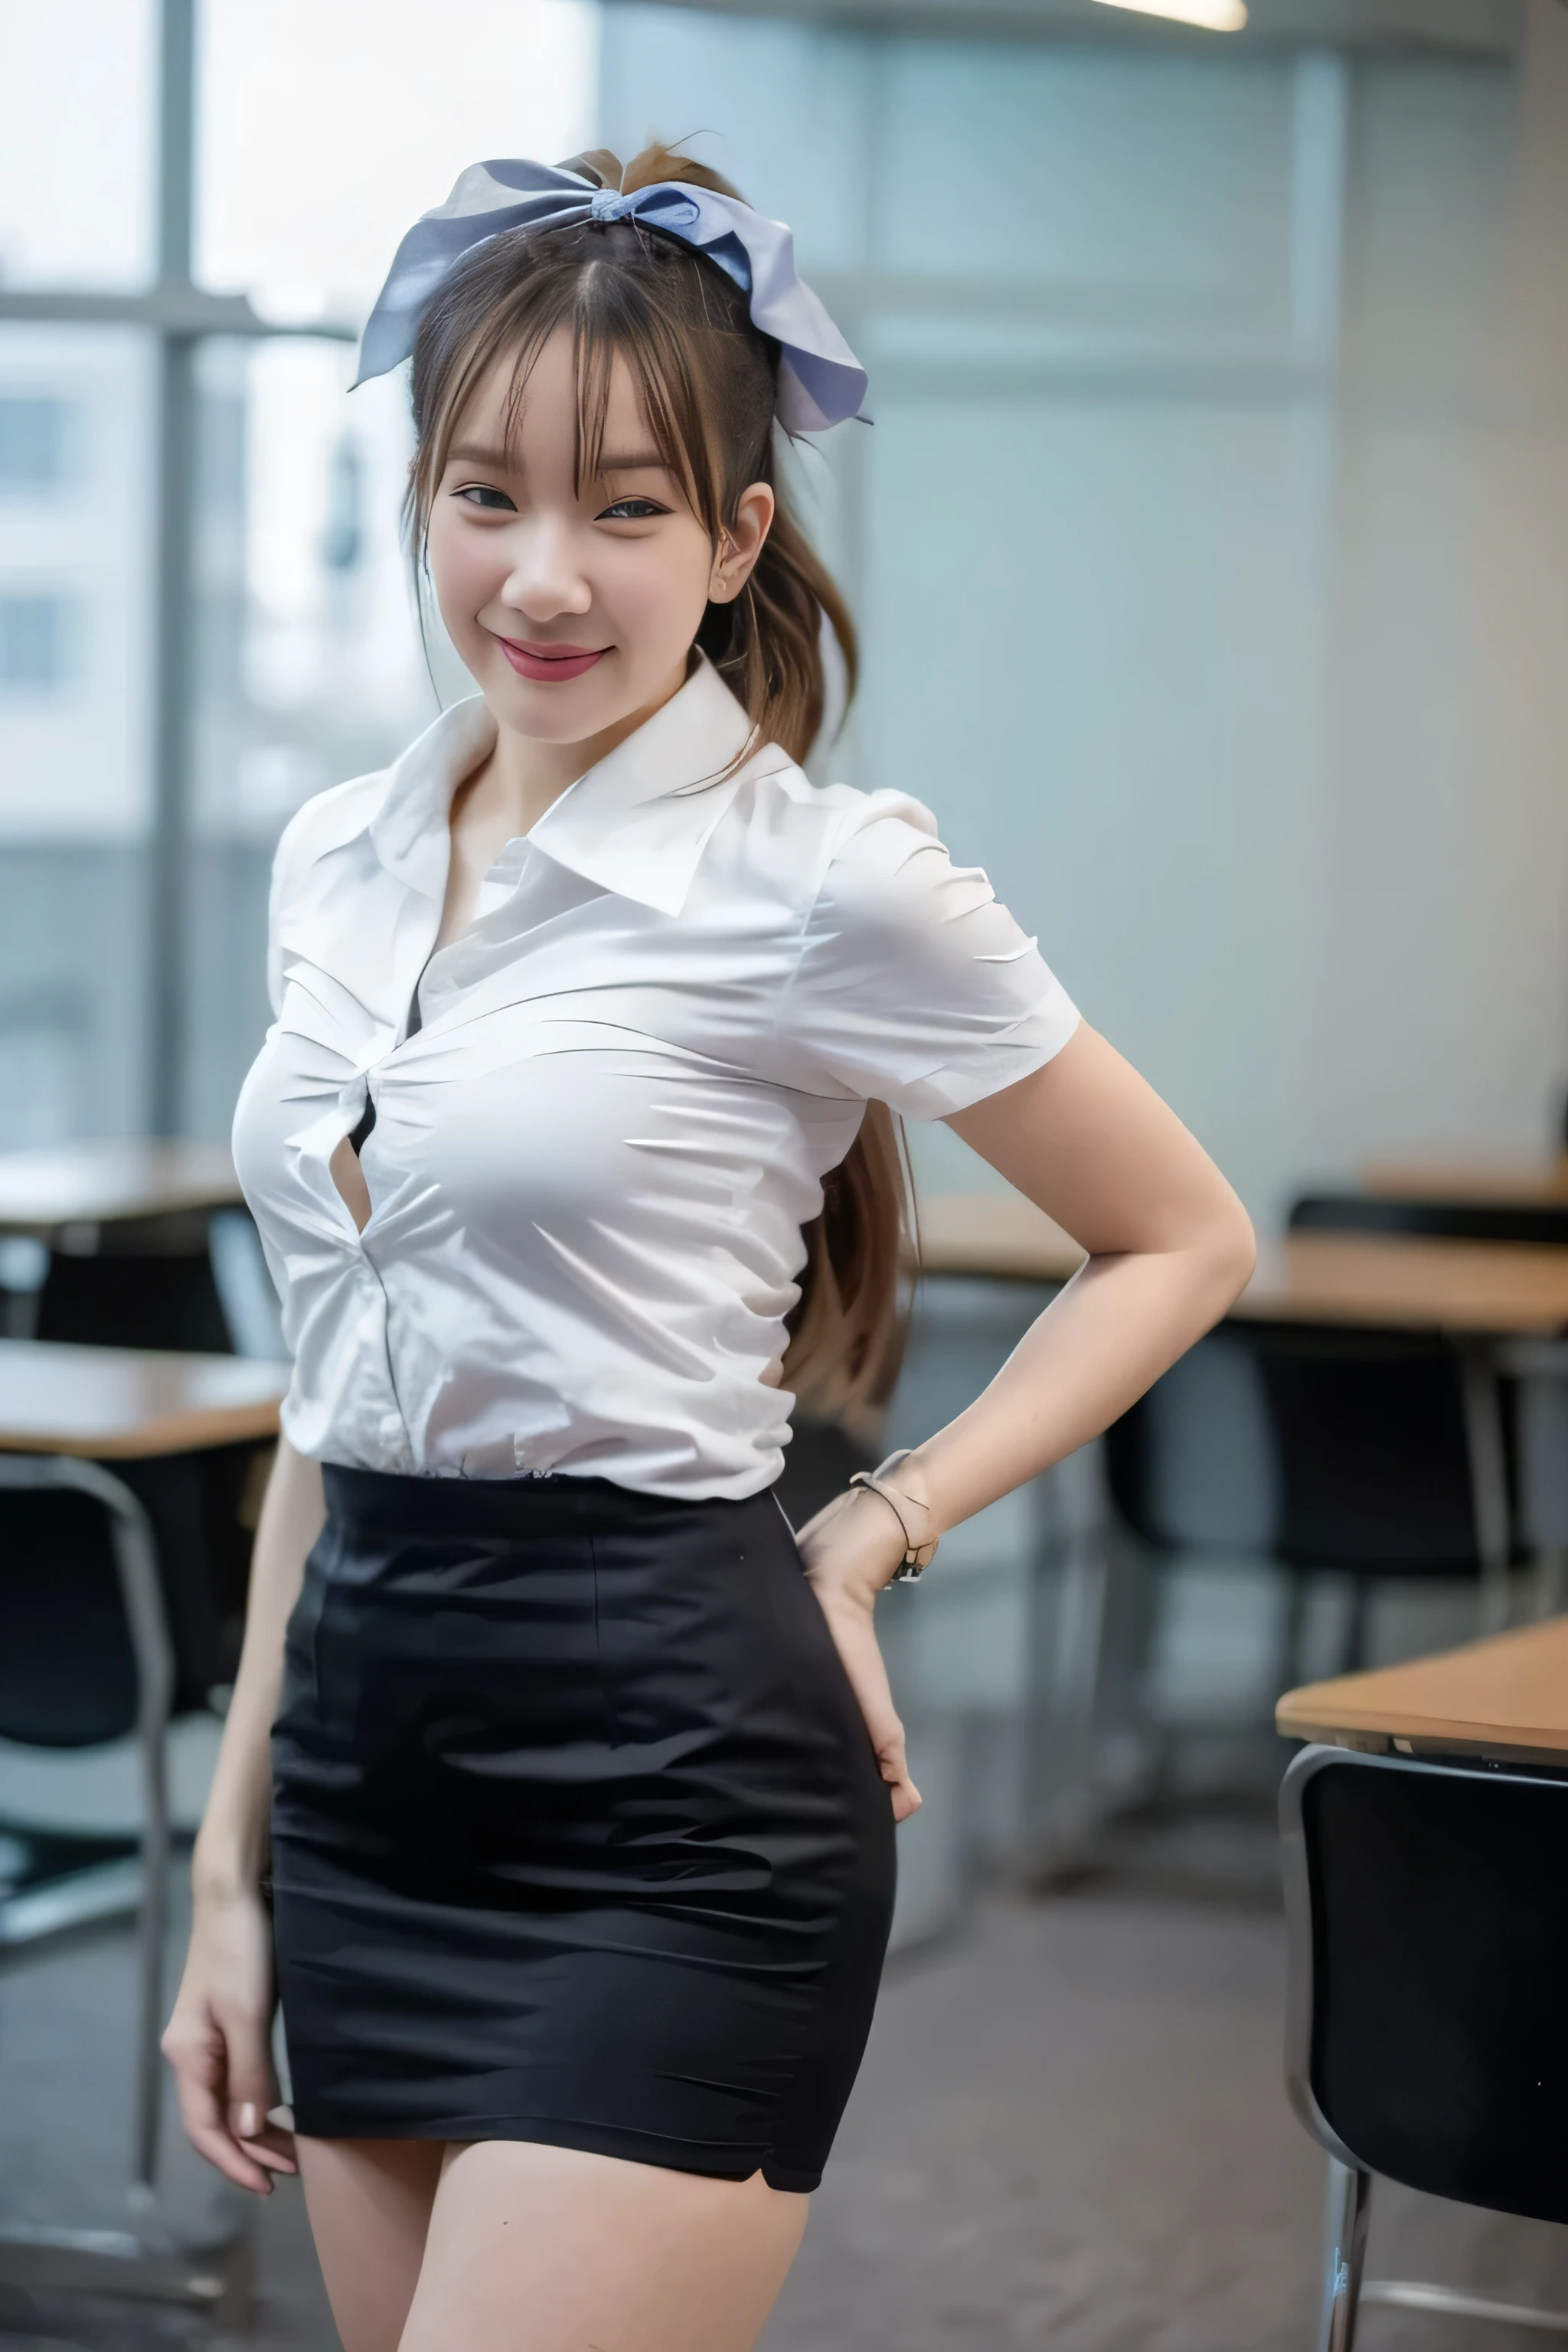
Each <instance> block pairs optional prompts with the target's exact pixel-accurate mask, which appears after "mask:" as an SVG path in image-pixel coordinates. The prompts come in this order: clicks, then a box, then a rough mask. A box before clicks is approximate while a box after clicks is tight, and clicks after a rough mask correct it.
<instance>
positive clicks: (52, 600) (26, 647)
mask: <svg viewBox="0 0 1568 2352" xmlns="http://www.w3.org/2000/svg"><path fill="white" fill-rule="evenodd" d="M76 618H77V613H76V600H75V598H74V597H71V596H58V595H53V596H39V595H27V596H5V595H0V694H28V693H32V694H39V693H43V694H47V693H52V692H55V691H57V690H58V688H60V687H62V686H63V685H64V684H65V682H66V680H67V678H68V677H69V676H70V673H71V669H72V667H73V665H72V658H71V657H72V655H73V653H74V651H75V641H76Z"/></svg>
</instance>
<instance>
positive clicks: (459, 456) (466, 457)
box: [447, 441, 669, 477]
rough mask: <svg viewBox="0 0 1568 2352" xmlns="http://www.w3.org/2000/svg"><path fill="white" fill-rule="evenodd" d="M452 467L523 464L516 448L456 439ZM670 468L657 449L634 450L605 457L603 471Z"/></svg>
mask: <svg viewBox="0 0 1568 2352" xmlns="http://www.w3.org/2000/svg"><path fill="white" fill-rule="evenodd" d="M447 464H448V465H449V466H454V465H461V466H483V467H486V468H487V469H488V470H489V472H491V473H493V474H510V473H521V471H522V467H521V464H520V463H519V460H518V458H517V456H516V454H515V452H514V451H512V450H510V449H495V448H491V447H490V446H489V444H488V443H486V442H482V441H455V442H454V443H453V444H452V446H451V447H450V448H449V449H448V450H447ZM668 470H669V469H668V466H667V465H666V463H665V460H664V459H663V458H662V457H660V456H659V454H658V450H657V449H633V450H628V451H627V452H626V453H625V454H624V455H621V454H617V455H616V456H615V457H600V459H599V472H600V475H601V477H603V476H604V475H605V474H663V473H668Z"/></svg>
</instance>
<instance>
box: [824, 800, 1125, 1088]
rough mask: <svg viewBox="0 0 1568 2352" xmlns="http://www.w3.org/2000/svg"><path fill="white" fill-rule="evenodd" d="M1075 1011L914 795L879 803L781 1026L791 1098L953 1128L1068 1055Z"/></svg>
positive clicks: (827, 892) (834, 876)
mask: <svg viewBox="0 0 1568 2352" xmlns="http://www.w3.org/2000/svg"><path fill="white" fill-rule="evenodd" d="M1078 1025H1079V1013H1078V1008H1077V1007H1076V1005H1074V1003H1073V1002H1072V1000H1071V998H1070V997H1069V996H1068V993H1067V991H1066V990H1065V989H1064V988H1063V987H1062V985H1061V983H1060V982H1059V981H1058V979H1057V978H1056V977H1055V975H1054V974H1053V973H1052V972H1051V971H1050V970H1049V968H1048V966H1047V964H1046V963H1045V961H1043V959H1042V957H1041V955H1040V952H1039V949H1038V947H1037V943H1036V942H1035V940H1032V939H1029V938H1027V937H1026V935H1025V933H1024V932H1023V931H1022V930H1021V929H1019V927H1018V925H1017V923H1016V922H1015V920H1014V919H1013V917H1012V916H1011V915H1010V914H1009V913H1008V911H1007V909H1006V908H1005V907H1004V906H1003V905H1001V903H1000V902H999V901H998V899H997V897H996V894H995V892H994V890H993V889H992V887H991V884H990V882H989V880H988V879H987V877H986V876H985V874H984V871H983V870H982V869H981V868H980V867H979V866H955V865H954V864H953V863H952V859H951V858H950V857H949V856H948V854H947V851H946V850H945V849H944V848H943V846H942V843H941V842H940V841H939V840H938V839H937V837H936V826H935V821H934V819H933V818H932V817H931V814H930V812H929V810H927V809H924V808H922V807H921V803H919V802H918V801H913V800H910V799H909V798H907V797H906V796H905V795H904V794H902V793H870V794H868V795H867V796H866V798H865V800H864V801H863V802H862V803H861V805H860V811H859V813H858V817H857V819H856V820H854V821H852V822H851V824H850V825H849V826H848V827H847V830H846V832H845V834H844V835H843V837H842V839H841V840H840V842H839V844H838V845H837V850H836V852H835V854H834V856H833V857H832V859H831V861H830V863H829V865H828V866H827V869H826V875H825V877H824V879H823V884H822V887H821V889H820V891H819V892H818V894H817V897H816V902H815V904H814V906H813V908H812V910H811V914H810V916H809V918H808V919H807V922H806V926H805V935H804V938H803V940H802V945H801V952H800V957H799V961H798V962H797V964H796V966H795V973H794V977H793V979H792V981H791V983H790V987H789V991H788V994H787V997H786V1000H785V1002H784V1006H783V1008H782V1011H781V1033H782V1036H783V1042H784V1047H785V1052H786V1055H787V1058H788V1062H789V1066H790V1069H789V1075H790V1078H791V1082H792V1083H794V1084H796V1085H800V1086H803V1087H807V1088H808V1089H809V1090H810V1091H813V1092H816V1093H826V1094H845V1093H847V1094H851V1095H858V1096H860V1097H863V1098H865V1099H867V1100H874V1101H879V1102H885V1103H888V1104H889V1105H890V1107H891V1108H893V1109H894V1110H897V1111H901V1112H903V1113H905V1114H906V1116H908V1117H909V1118H946V1117H947V1116H948V1115H949V1114H950V1113H951V1112H952V1111H956V1110H963V1109H966V1108H968V1106H969V1105H970V1104H971V1103H976V1102H981V1101H983V1100H984V1097H986V1096H987V1095H994V1094H996V1093H998V1092H999V1091H1000V1090H1001V1088H1002V1087H1009V1086H1012V1085H1014V1084H1015V1083H1016V1080H1018V1079H1019V1078H1026V1077H1027V1076H1029V1075H1030V1073H1031V1072H1032V1071H1035V1070H1037V1069H1039V1068H1040V1067H1041V1066H1043V1065H1044V1064H1045V1063H1047V1062H1048V1061H1049V1060H1050V1059H1051V1057H1052V1056H1053V1055H1055V1054H1057V1053H1059V1051H1060V1050H1061V1048H1062V1046H1064V1045H1066V1044H1067V1042H1068V1038H1069V1037H1070V1036H1071V1035H1072V1034H1073V1032H1074V1030H1075V1029H1076V1028H1077V1027H1078Z"/></svg>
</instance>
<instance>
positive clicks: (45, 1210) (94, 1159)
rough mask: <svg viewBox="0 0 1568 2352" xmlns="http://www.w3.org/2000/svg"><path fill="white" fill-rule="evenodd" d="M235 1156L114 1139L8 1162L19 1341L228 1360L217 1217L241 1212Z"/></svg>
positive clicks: (7, 1250)
mask: <svg viewBox="0 0 1568 2352" xmlns="http://www.w3.org/2000/svg"><path fill="white" fill-rule="evenodd" d="M240 1197H241V1196H240V1191H239V1185H238V1181H237V1178H236V1176H235V1172H234V1162H233V1160H231V1159H230V1157H229V1152H228V1147H227V1145H226V1144H222V1143H207V1142H200V1141H189V1140H185V1141H164V1140H160V1139H158V1138H157V1137H155V1136H109V1137H100V1138H98V1139H94V1140H92V1141H90V1142H86V1143H72V1144H67V1145H62V1146H60V1147H59V1148H58V1149H56V1150H43V1151H9V1152H3V1153H0V1284H3V1285H4V1287H5V1300H4V1310H5V1311H4V1315H3V1317H0V1321H3V1324H4V1328H5V1330H6V1331H7V1332H8V1333H9V1334H10V1336H11V1337H13V1338H16V1339H35V1338H41V1339H65V1340H78V1341H87V1342H90V1343H96V1344H115V1345H123V1346H128V1347H138V1348H140V1347H156V1348H165V1347H168V1348H175V1349H227V1348H228V1347H229V1346H230V1345H231V1344H232V1343H233V1341H232V1331H231V1327H230V1320H229V1318H228V1317H227V1315H226V1311H225V1307H224V1305H223V1302H222V1299H221V1297H220V1296H219V1292H218V1289H217V1286H216V1276H215V1272H214V1266H213V1258H212V1250H213V1230H214V1218H215V1214H217V1215H221V1214H223V1213H227V1215H228V1216H229V1217H230V1218H231V1219H232V1217H233V1215H234V1213H235V1212H236V1210H237V1207H238V1204H239V1202H240Z"/></svg>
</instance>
